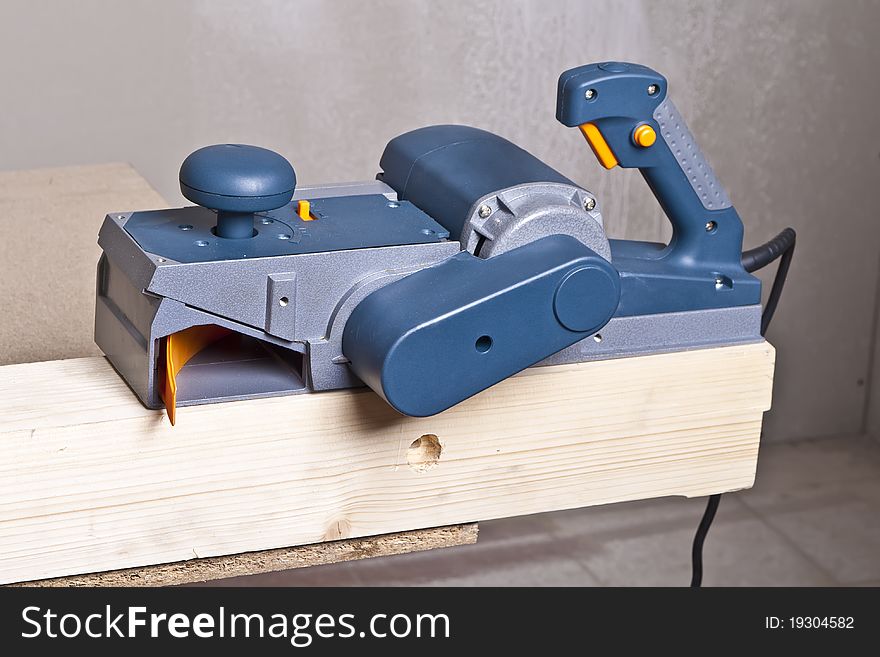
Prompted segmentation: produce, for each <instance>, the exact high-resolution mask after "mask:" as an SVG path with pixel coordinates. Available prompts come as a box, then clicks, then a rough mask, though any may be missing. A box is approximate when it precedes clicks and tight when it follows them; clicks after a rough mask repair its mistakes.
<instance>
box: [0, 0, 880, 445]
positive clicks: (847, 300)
mask: <svg viewBox="0 0 880 657" xmlns="http://www.w3.org/2000/svg"><path fill="white" fill-rule="evenodd" d="M877 25H880V3H878V2H868V1H857V0H848V1H841V0H824V1H819V0H813V1H810V0H797V1H796V0H787V1H782V2H762V1H759V0H748V1H745V0H743V1H734V0H728V1H726V2H716V1H711V2H710V1H690V2H688V1H685V0H675V1H672V0H668V1H649V0H592V1H585V0H582V1H579V2H577V1H574V0H570V1H559V0H555V1H554V0H537V1H535V0H521V1H518V0H491V1H490V0H487V1H482V2H463V1H460V0H445V1H442V2H441V1H436V2H429V1H427V0H421V1H410V2H406V1H404V0H397V1H390V0H384V1H379V0H376V1H372V2H365V1H362V2H356V1H354V0H348V1H334V2H321V1H318V0H303V1H297V2H282V1H281V0H275V1H272V0H264V1H259V2H256V1H250V2H231V1H225V0H213V1H209V0H194V1H191V2H170V1H167V0H158V1H157V0H149V1H146V0H136V1H128V2H124V3H123V2H112V1H109V0H78V1H77V2H61V1H57V2H46V1H34V0H4V1H3V3H2V4H0V80H2V87H0V99H2V110H0V169H23V168H34V167H45V166H61V165H69V164H87V163H99V162H106V161H118V160H127V161H130V162H131V163H133V164H134V165H135V166H136V167H137V169H138V170H139V171H141V172H142V173H143V174H144V176H146V178H147V179H148V180H149V181H150V182H151V183H152V184H153V185H154V186H155V187H156V188H157V189H158V190H159V191H160V192H161V193H162V194H163V195H164V196H165V197H166V198H167V199H169V201H171V202H172V203H174V204H183V199H182V198H181V197H180V195H179V192H178V190H177V188H176V184H177V178H176V176H177V168H178V166H179V163H180V162H181V161H182V160H183V158H184V157H185V156H186V155H187V154H188V153H189V152H190V151H191V150H193V149H195V148H197V147H199V146H202V145H205V144H208V143H215V142H247V143H256V144H261V145H265V146H268V147H271V148H274V149H275V150H278V151H280V152H282V153H284V154H285V155H286V156H288V157H289V158H290V160H291V161H292V162H293V163H294V166H295V167H296V169H297V173H298V176H299V179H300V180H301V181H303V182H322V181H342V180H355V179H364V178H372V177H373V176H374V174H375V173H376V170H377V164H378V158H379V155H380V154H381V152H382V149H383V147H384V145H385V143H386V142H387V141H388V140H389V139H390V138H391V137H393V136H395V135H397V134H399V133H401V132H403V131H406V130H409V129H412V128H415V127H419V126H422V125H426V124H430V123H439V122H460V123H468V124H472V125H477V126H480V127H483V128H487V129H489V130H492V131H495V132H498V133H499V134H501V135H503V136H505V137H507V138H509V139H511V140H513V141H515V142H517V143H519V144H520V145H522V146H523V147H525V148H526V149H527V150H530V151H531V152H533V153H534V154H536V155H537V156H539V157H541V158H542V159H544V160H545V161H547V162H548V163H550V164H551V165H553V166H555V167H556V168H558V169H559V170H560V171H562V172H563V173H564V174H566V175H568V176H570V177H571V178H573V179H574V180H577V181H579V182H581V183H582V184H583V185H584V186H585V187H587V188H588V189H590V190H592V191H594V192H595V193H597V194H598V195H599V198H600V200H601V202H602V204H603V207H604V210H605V219H606V225H607V226H608V228H609V232H610V233H611V235H612V236H613V237H624V238H637V239H655V240H657V239H665V238H666V237H667V236H668V229H667V225H666V223H667V222H666V220H665V218H664V217H663V215H662V213H661V212H660V210H659V208H658V206H657V204H656V203H655V201H654V199H653V197H652V196H651V194H650V192H649V191H648V189H647V187H646V186H645V184H644V182H643V181H642V179H641V177H640V176H639V174H638V173H637V172H634V171H623V170H619V169H618V170H614V171H610V172H606V171H605V170H604V169H601V168H600V167H599V165H598V164H597V163H596V162H595V159H594V157H593V156H592V154H591V153H590V152H589V150H588V148H587V147H586V144H585V143H584V142H583V139H582V138H581V137H580V135H579V134H578V133H577V132H576V131H575V130H570V129H566V128H564V127H562V126H561V125H560V124H558V123H557V122H556V121H555V119H554V101H555V84H556V78H557V76H558V75H559V73H560V72H561V71H563V70H564V69H566V68H569V67H572V66H576V65H579V64H583V63H587V62H591V61H596V60H604V59H625V60H633V61H638V62H642V63H646V64H648V65H651V66H653V67H654V68H656V69H658V70H660V71H661V72H663V73H664V74H665V75H666V76H667V77H668V78H669V81H670V93H671V94H672V95H673V97H674V98H675V101H676V103H677V105H678V106H679V109H680V110H681V111H682V113H683V114H684V115H685V116H686V117H687V118H688V120H689V122H690V127H691V129H692V130H693V132H694V133H695V134H696V135H697V138H698V140H699V142H700V144H701V146H702V148H703V151H704V152H705V153H706V154H707V155H708V157H709V158H710V160H711V161H712V163H713V166H714V168H715V170H716V173H717V174H718V175H719V177H720V178H721V180H722V181H724V183H725V184H726V186H727V188H728V191H729V193H730V195H731V197H732V199H733V200H734V203H735V204H736V206H737V208H738V210H739V212H740V215H741V216H742V217H743V220H744V221H745V223H746V243H747V246H748V245H754V244H756V243H758V242H761V241H763V240H765V239H767V238H769V237H770V236H771V235H773V234H774V233H775V232H776V231H777V230H779V229H781V228H782V227H784V226H786V225H792V226H794V227H795V228H796V229H797V230H798V235H799V242H798V255H797V257H796V259H795V264H794V267H793V268H792V271H791V274H790V282H789V285H788V287H787V289H786V294H785V297H784V300H783V303H782V305H781V307H780V309H779V313H778V315H777V318H776V320H775V323H774V326H773V328H772V329H771V333H770V335H769V338H770V340H771V341H772V342H773V343H774V344H775V345H776V346H777V348H778V371H777V383H776V389H775V400H774V409H773V411H772V412H771V413H770V415H769V416H768V418H767V422H766V434H767V436H768V437H769V438H771V439H785V438H793V437H811V436H827V435H850V434H862V433H866V432H872V431H873V432H878V433H880V410H878V406H880V354H875V349H874V344H875V342H876V341H877V340H878V339H880V332H878V322H877V312H878V311H877V307H878V279H880V258H878V255H880V231H878V230H877V214H878V212H877V209H876V208H877V204H876V201H875V195H876V191H877V189H878V183H880V175H878V174H880V123H878V107H880V84H878V82H877V71H878V70H880V45H878V44H880V40H878V39H877V37H876V30H874V28H875V27H876V26H877ZM110 209H111V208H108V210H110ZM112 209H117V210H118V209H123V208H112ZM872 370H873V371H874V374H873V376H872ZM674 375H675V374H674V373H670V376H674ZM872 379H873V386H872ZM723 394H724V391H723V390H718V391H707V393H706V403H711V401H712V396H713V395H723ZM872 400H873V401H872Z"/></svg>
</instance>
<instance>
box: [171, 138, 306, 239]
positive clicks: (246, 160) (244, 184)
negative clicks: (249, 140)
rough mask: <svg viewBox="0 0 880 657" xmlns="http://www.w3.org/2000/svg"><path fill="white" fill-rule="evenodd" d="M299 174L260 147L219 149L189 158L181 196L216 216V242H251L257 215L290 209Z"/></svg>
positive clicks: (182, 169)
mask: <svg viewBox="0 0 880 657" xmlns="http://www.w3.org/2000/svg"><path fill="white" fill-rule="evenodd" d="M294 189H296V173H295V172H294V170H293V167H292V166H291V164H290V162H288V161H287V159H286V158H284V157H283V156H282V155H279V154H278V153H276V152H274V151H270V150H268V149H266V148H260V147H259V146H246V145H244V144H217V145H214V146H206V147H204V148H200V149H199V150H197V151H195V152H193V153H191V154H190V155H189V156H188V157H187V158H186V159H185V160H184V161H183V164H182V165H181V166H180V192H181V193H182V194H183V195H184V196H185V197H186V198H187V199H189V200H190V201H192V202H193V203H195V204H197V205H201V206H203V207H206V208H209V209H211V210H216V211H217V226H216V227H215V228H214V232H215V234H216V235H217V237H223V238H226V239H246V238H250V237H253V236H254V235H255V234H256V232H255V230H254V214H255V213H257V212H268V211H269V210H274V209H276V208H280V207H282V206H284V205H287V204H288V203H290V199H291V198H292V197H293V191H294Z"/></svg>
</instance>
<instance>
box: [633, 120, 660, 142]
mask: <svg viewBox="0 0 880 657" xmlns="http://www.w3.org/2000/svg"><path fill="white" fill-rule="evenodd" d="M633 141H634V142H635V144H636V146H641V147H642V148H648V146H653V145H654V142H655V141H657V133H656V132H654V128H652V127H651V126H649V125H648V124H647V123H643V124H642V125H640V126H639V127H638V128H636V129H635V130H633Z"/></svg>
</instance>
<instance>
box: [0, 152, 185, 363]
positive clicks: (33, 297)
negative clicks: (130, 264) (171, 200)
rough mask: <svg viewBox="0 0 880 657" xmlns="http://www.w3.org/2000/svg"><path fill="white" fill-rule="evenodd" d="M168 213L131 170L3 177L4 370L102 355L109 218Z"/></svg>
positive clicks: (0, 292)
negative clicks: (100, 312) (99, 293)
mask: <svg viewBox="0 0 880 657" xmlns="http://www.w3.org/2000/svg"><path fill="white" fill-rule="evenodd" d="M167 206H168V204H167V203H166V202H165V200H164V199H163V198H162V197H161V196H160V195H159V194H158V192H156V190H154V189H153V188H152V187H150V184H149V183H148V182H147V181H146V180H144V178H143V177H142V176H141V175H140V174H139V173H138V172H137V171H135V170H134V169H133V168H132V167H131V166H130V165H128V164H122V163H116V164H97V165H88V166H76V167H61V168H52V169H35V170H31V171H0V228H2V230H3V239H0V274H2V275H0V299H2V301H3V316H2V317H0V365H8V364H11V363H30V362H34V361H39V360H55V359H58V358H76V357H80V356H98V355H100V354H101V352H100V350H99V349H98V347H97V346H96V345H95V341H94V339H93V333H94V330H93V329H94V323H95V265H96V264H97V263H98V257H99V256H100V255H101V249H100V248H98V229H99V228H100V227H101V222H102V221H103V220H104V215H106V214H107V213H108V212H114V211H124V210H148V209H153V208H162V207H167Z"/></svg>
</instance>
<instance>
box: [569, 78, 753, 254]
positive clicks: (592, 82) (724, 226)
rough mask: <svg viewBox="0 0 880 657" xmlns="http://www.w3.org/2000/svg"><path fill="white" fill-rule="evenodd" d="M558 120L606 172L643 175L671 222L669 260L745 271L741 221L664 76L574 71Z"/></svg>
mask: <svg viewBox="0 0 880 657" xmlns="http://www.w3.org/2000/svg"><path fill="white" fill-rule="evenodd" d="M556 118H557V120H559V121H560V122H561V123H562V124H563V125H566V126H569V127H574V126H577V127H579V128H580V129H581V131H582V132H583V133H584V136H585V137H586V139H587V142H588V143H589V145H590V147H591V148H592V149H593V152H594V153H595V154H596V156H597V158H598V159H599V162H600V163H601V164H602V165H603V166H604V167H605V168H607V169H611V168H613V167H615V166H617V165H620V166H621V167H624V168H638V169H639V170H640V171H641V173H642V175H643V176H644V178H645V181H646V182H647V183H648V186H649V187H650V188H651V191H652V192H653V193H654V196H656V197H657V200H658V201H659V203H660V205H661V207H662V208H663V211H664V212H665V213H666V216H667V217H668V218H669V220H670V221H671V223H672V229H673V235H672V240H671V241H670V243H669V246H668V247H667V250H666V251H665V252H664V254H663V257H664V258H668V259H669V260H672V261H677V262H678V263H679V264H682V265H684V266H689V265H693V264H695V263H700V264H703V265H707V264H711V265H714V266H717V267H719V268H721V267H723V268H724V269H729V268H730V267H735V268H736V267H738V266H739V263H740V258H741V253H742V238H743V226H742V221H741V220H740V217H739V215H738V214H737V212H736V209H735V208H734V207H733V205H732V203H731V202H730V199H729V197H728V195H727V192H726V191H725V190H724V188H723V187H722V185H721V183H720V182H719V180H718V178H717V177H716V176H715V173H714V172H713V171H712V168H711V167H710V166H709V162H708V160H707V159H706V157H705V156H704V155H703V153H702V152H701V151H700V149H699V147H698V146H697V144H696V141H695V140H694V137H693V135H692V134H691V132H690V130H689V129H688V127H687V125H686V124H685V122H684V119H683V118H682V116H681V114H679V112H678V110H677V109H676V107H675V105H674V104H673V103H672V101H671V100H670V98H669V96H668V94H667V82H666V78H665V77H663V76H662V75H660V74H659V73H657V72H656V71H654V70H652V69H650V68H648V67H646V66H641V65H638V64H627V63H623V62H605V63H601V64H588V65H586V66H581V67H578V68H573V69H570V70H568V71H565V72H564V73H563V74H562V75H561V76H560V77H559V87H558V93H557V106H556Z"/></svg>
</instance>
